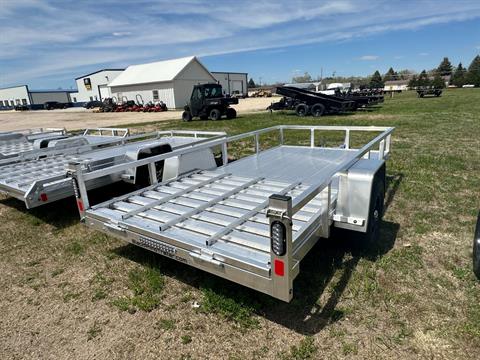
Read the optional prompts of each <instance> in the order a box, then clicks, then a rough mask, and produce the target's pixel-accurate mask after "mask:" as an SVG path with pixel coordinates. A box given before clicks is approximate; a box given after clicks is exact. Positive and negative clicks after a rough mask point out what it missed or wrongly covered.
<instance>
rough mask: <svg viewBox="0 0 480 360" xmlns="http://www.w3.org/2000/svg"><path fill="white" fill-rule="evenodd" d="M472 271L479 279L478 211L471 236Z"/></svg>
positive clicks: (479, 219) (479, 236) (479, 218)
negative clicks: (473, 233)
mask: <svg viewBox="0 0 480 360" xmlns="http://www.w3.org/2000/svg"><path fill="white" fill-rule="evenodd" d="M473 272H474V273H475V275H476V276H477V278H478V279H480V212H479V213H478V217H477V226H476V227H475V235H474V237H473Z"/></svg>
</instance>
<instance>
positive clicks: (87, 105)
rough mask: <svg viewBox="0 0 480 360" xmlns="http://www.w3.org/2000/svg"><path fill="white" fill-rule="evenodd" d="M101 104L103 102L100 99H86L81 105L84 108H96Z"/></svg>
mask: <svg viewBox="0 0 480 360" xmlns="http://www.w3.org/2000/svg"><path fill="white" fill-rule="evenodd" d="M102 105H103V102H102V101H99V100H93V101H88V102H86V103H85V104H84V105H83V107H84V108H85V109H93V108H96V107H101V106H102Z"/></svg>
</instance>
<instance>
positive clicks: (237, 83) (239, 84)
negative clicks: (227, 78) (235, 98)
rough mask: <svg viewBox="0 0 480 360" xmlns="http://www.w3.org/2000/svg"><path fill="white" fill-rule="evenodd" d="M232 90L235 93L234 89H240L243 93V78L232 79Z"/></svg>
mask: <svg viewBox="0 0 480 360" xmlns="http://www.w3.org/2000/svg"><path fill="white" fill-rule="evenodd" d="M230 91H231V92H232V93H233V92H234V91H239V92H240V93H243V81H241V80H232V82H231V88H230Z"/></svg>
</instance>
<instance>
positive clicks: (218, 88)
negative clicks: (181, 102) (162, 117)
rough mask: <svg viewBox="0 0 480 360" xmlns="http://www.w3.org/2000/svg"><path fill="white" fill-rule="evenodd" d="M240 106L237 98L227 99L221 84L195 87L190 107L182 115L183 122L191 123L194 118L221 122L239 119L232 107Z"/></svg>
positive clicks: (185, 108) (186, 107) (187, 106)
mask: <svg viewBox="0 0 480 360" xmlns="http://www.w3.org/2000/svg"><path fill="white" fill-rule="evenodd" d="M233 104H238V99H237V98H232V97H226V96H224V95H223V92H222V85H220V84H200V85H195V86H194V87H193V91H192V95H191V96H190V101H189V103H188V105H186V106H185V107H184V111H183V113H182V120H183V121H191V120H192V119H193V118H194V117H199V118H200V119H201V120H207V119H211V120H220V119H221V118H222V116H225V117H226V118H227V119H234V118H236V117H237V112H236V111H235V109H234V108H231V107H230V105H233Z"/></svg>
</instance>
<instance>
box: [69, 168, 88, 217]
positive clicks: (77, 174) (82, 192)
mask: <svg viewBox="0 0 480 360" xmlns="http://www.w3.org/2000/svg"><path fill="white" fill-rule="evenodd" d="M68 171H69V173H71V176H72V183H73V192H74V194H75V199H76V200H77V208H78V212H79V213H80V219H81V220H82V221H83V219H84V217H85V210H87V209H88V208H89V207H90V204H89V202H88V194H87V187H86V186H85V181H84V179H83V170H82V163H80V162H78V161H72V162H70V163H69V164H68Z"/></svg>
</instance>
